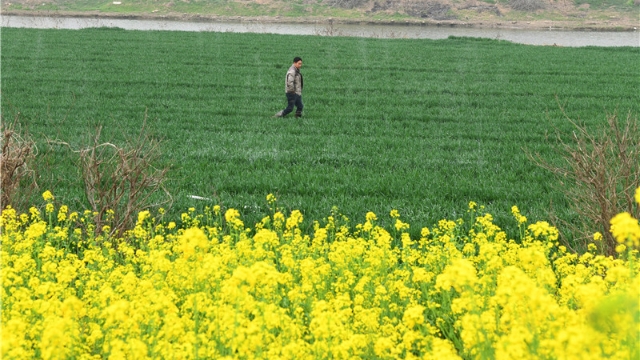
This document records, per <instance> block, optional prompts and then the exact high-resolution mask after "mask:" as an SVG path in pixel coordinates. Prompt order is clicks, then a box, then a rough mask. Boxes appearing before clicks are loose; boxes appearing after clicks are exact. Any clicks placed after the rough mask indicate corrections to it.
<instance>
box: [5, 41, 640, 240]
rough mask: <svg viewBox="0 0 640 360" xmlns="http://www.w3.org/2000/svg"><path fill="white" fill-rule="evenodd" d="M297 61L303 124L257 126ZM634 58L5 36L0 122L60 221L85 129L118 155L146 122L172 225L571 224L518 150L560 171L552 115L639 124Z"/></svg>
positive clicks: (639, 77)
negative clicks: (272, 198) (377, 220)
mask: <svg viewBox="0 0 640 360" xmlns="http://www.w3.org/2000/svg"><path fill="white" fill-rule="evenodd" d="M294 56H300V57H302V59H303V62H304V65H303V67H302V73H303V75H304V80H305V89H304V93H303V100H304V103H305V111H304V116H303V117H302V118H301V119H295V118H294V117H293V116H290V117H287V118H284V119H274V118H271V115H273V114H274V113H275V112H277V111H278V110H281V109H282V108H283V107H284V106H285V96H284V75H285V72H286V70H287V68H288V67H289V66H290V64H291V61H292V59H293V57H294ZM639 59H640V48H596V47H586V48H563V47H540V46H528V45H518V44H512V43H509V42H506V41H498V40H487V39H473V38H449V39H446V40H407V39H365V38H346V37H344V38H343V37H320V36H288V35H270V34H233V33H193V32H162V31H125V30H120V29H85V30H36V29H11V28H4V29H2V59H1V60H2V65H1V66H2V67H1V71H2V74H1V76H2V116H3V121H9V120H12V119H14V118H16V117H19V119H20V123H21V126H22V128H23V129H26V130H28V132H29V133H30V134H31V136H32V137H33V138H34V139H35V140H36V142H37V144H38V152H39V159H40V160H39V161H40V165H39V166H40V168H41V169H46V170H47V171H43V172H40V173H39V175H38V176H39V177H38V179H37V180H38V185H39V186H40V189H49V190H51V191H53V192H54V193H55V194H56V200H58V201H60V202H61V203H65V204H68V205H69V206H73V207H75V208H88V205H87V204H86V199H85V197H84V195H83V185H82V181H81V177H80V176H79V170H78V168H77V162H76V160H75V159H76V158H75V155H74V153H73V152H72V151H71V150H73V149H79V148H82V147H83V146H87V145H89V144H90V143H91V137H92V134H94V133H95V129H96V127H97V126H99V125H101V126H103V131H102V138H101V139H102V140H104V141H109V142H112V143H115V144H124V141H125V139H127V137H130V136H135V135H136V134H138V133H139V132H140V129H141V127H142V125H143V123H144V122H145V114H146V131H147V132H148V133H149V134H151V136H152V137H153V138H154V139H158V140H160V141H162V157H161V159H160V162H159V163H158V164H157V166H158V167H168V168H169V172H168V173H167V174H168V179H167V182H166V188H167V190H168V191H169V193H170V194H171V197H172V199H173V201H172V203H171V206H170V207H169V208H168V210H167V211H168V212H169V213H172V214H180V213H181V212H184V211H186V209H188V208H190V207H195V208H203V207H204V206H208V205H213V204H221V205H222V206H223V207H227V208H236V209H239V210H240V212H241V213H242V216H243V218H244V219H245V221H246V222H247V223H249V224H251V223H255V222H258V221H259V220H260V218H261V216H262V214H265V213H267V212H268V211H267V209H268V204H267V203H266V201H265V196H266V195H267V194H269V193H273V194H275V195H276V196H277V197H278V199H279V204H280V206H283V207H285V208H287V209H299V210H300V211H301V212H302V213H303V214H304V216H305V218H307V219H321V218H322V217H324V216H326V215H327V214H329V213H330V211H331V208H332V207H333V206H337V207H338V208H339V209H340V211H341V213H343V214H345V215H347V216H349V217H351V218H353V219H354V221H362V218H363V217H364V214H365V213H366V212H367V211H373V212H375V213H379V214H383V213H388V212H389V211H390V210H391V209H397V210H398V211H399V212H400V213H401V214H402V216H403V219H405V220H406V221H408V222H409V223H411V224H412V231H419V229H420V228H421V227H422V226H431V225H432V224H433V223H435V222H436V221H438V220H440V219H442V218H456V217H458V216H459V215H460V214H461V213H463V212H464V211H465V210H466V209H467V204H468V202H469V201H475V202H478V203H479V204H482V205H484V206H485V207H486V209H487V211H488V212H490V213H492V214H494V216H495V217H496V218H497V222H499V223H502V224H506V223H509V222H513V219H512V216H511V214H510V213H509V209H510V208H511V206H512V205H517V206H518V207H519V208H520V209H521V210H522V212H523V214H524V215H526V216H528V217H529V218H530V220H531V221H532V222H533V221H536V220H538V219H548V217H549V211H553V212H554V213H555V214H556V215H558V216H559V217H560V218H562V219H565V220H568V221H571V219H573V218H574V217H575V214H573V213H572V212H571V211H570V210H569V204H568V201H569V200H568V199H566V198H565V197H564V196H563V194H562V192H560V191H559V190H558V189H557V187H556V186H555V184H554V180H553V178H552V176H551V174H550V173H548V172H547V171H545V170H543V169H541V168H539V167H537V166H536V165H535V164H534V163H533V162H532V161H531V160H529V159H528V157H527V155H526V152H527V151H529V152H534V153H539V154H540V155H541V156H542V157H543V158H544V159H546V160H548V161H551V162H554V161H558V160H559V159H558V156H557V153H556V152H554V151H553V145H554V142H553V134H554V133H555V131H560V133H561V134H563V135H562V136H566V137H567V138H568V137H569V136H570V135H571V131H572V129H573V128H572V126H571V124H570V123H569V122H568V121H567V120H566V119H565V117H564V115H563V113H562V111H561V108H564V111H565V112H566V114H567V115H568V116H569V117H571V118H572V119H574V120H577V121H579V122H581V123H584V124H586V125H587V126H588V128H590V129H594V131H595V130H596V129H598V128H599V126H602V125H604V124H605V122H606V115H607V114H611V113H614V112H616V111H617V112H618V114H620V115H621V116H620V117H621V118H626V114H628V113H629V112H631V113H632V114H637V113H638V110H640V67H639V66H638V60H639ZM623 115H624V116H623ZM52 141H53V142H58V143H59V142H65V143H68V144H69V146H62V145H51V143H52ZM39 195H40V194H39V193H38V192H35V193H34V201H33V202H32V203H39V202H38V200H37V199H38V196H39ZM190 195H196V196H200V197H206V198H209V199H212V200H211V201H206V200H196V199H193V198H191V197H190ZM165 207H166V206H165ZM413 227H415V229H413ZM505 227H506V226H505ZM516 227H517V224H515V222H514V224H513V229H515V228H516Z"/></svg>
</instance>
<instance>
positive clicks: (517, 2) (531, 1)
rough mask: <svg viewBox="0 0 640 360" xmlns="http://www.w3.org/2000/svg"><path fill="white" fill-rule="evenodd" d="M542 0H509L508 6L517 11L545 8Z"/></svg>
mask: <svg viewBox="0 0 640 360" xmlns="http://www.w3.org/2000/svg"><path fill="white" fill-rule="evenodd" d="M545 5H546V4H545V2H544V1H543V0H509V6H510V7H511V8H512V9H513V10H518V11H536V10H540V9H544V8H545Z"/></svg>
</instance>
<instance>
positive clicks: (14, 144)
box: [0, 113, 37, 211]
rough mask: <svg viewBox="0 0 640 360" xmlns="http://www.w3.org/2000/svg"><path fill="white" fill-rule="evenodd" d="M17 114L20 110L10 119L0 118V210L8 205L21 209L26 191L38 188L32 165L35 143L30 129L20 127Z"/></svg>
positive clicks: (25, 197)
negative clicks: (0, 145)
mask: <svg viewBox="0 0 640 360" xmlns="http://www.w3.org/2000/svg"><path fill="white" fill-rule="evenodd" d="M19 118H20V114H19V113H18V114H17V115H16V116H15V117H14V119H13V120H11V121H9V122H7V121H6V120H5V119H4V117H2V118H0V132H1V133H2V155H1V158H0V175H1V180H0V181H1V186H0V192H1V193H0V211H1V209H4V208H5V207H6V206H7V205H12V206H13V207H14V208H18V209H20V206H21V205H23V203H25V202H26V199H27V196H26V195H27V193H30V192H31V190H33V189H34V188H37V184H36V182H35V176H34V171H33V169H32V164H33V160H34V159H35V156H36V146H35V143H34V141H33V140H32V139H31V136H30V135H29V133H28V132H27V131H25V130H23V129H22V128H21V126H20V123H19Z"/></svg>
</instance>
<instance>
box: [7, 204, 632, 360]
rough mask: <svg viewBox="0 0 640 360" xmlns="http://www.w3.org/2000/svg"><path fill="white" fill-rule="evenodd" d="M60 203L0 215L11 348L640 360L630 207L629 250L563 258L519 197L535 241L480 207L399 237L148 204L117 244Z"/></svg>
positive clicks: (278, 216)
mask: <svg viewBox="0 0 640 360" xmlns="http://www.w3.org/2000/svg"><path fill="white" fill-rule="evenodd" d="M45 200H46V201H47V202H48V203H52V202H51V200H53V195H51V194H50V193H49V194H47V196H46V197H45ZM268 203H269V204H270V205H274V204H275V197H273V196H270V197H269V198H268ZM481 209H482V208H480V210H481ZM49 210H51V211H50V213H51V214H52V215H53V216H50V217H49V221H45V220H43V219H42V218H41V216H40V213H39V212H38V211H37V209H35V208H34V209H33V210H32V211H31V213H30V214H29V215H27V214H22V215H19V214H17V213H16V211H15V210H13V209H11V208H7V209H5V210H4V211H3V212H2V216H1V217H0V230H1V231H2V240H1V241H2V254H1V255H2V260H1V261H2V294H1V295H2V335H1V336H2V338H1V344H2V345H1V354H0V355H1V356H2V358H3V359H34V358H44V359H54V358H61V359H66V358H75V359H107V358H108V359H147V358H154V359H155V358H160V359H164V358H167V359H197V358H206V359H331V358H335V359H363V358H364V359H547V358H553V359H604V358H607V359H637V358H638V357H639V356H640V349H639V338H638V334H639V331H640V309H639V307H638V298H639V297H640V277H638V275H637V274H638V271H639V270H640V265H639V264H640V263H639V262H638V254H637V245H636V244H635V243H634V241H636V239H637V238H636V237H635V236H636V235H637V234H636V233H635V230H634V229H635V228H634V227H633V226H634V225H633V219H632V220H630V219H629V218H628V217H625V218H623V219H622V220H620V221H619V222H615V224H613V226H612V228H613V229H615V230H614V231H615V233H614V236H615V237H616V238H618V239H623V240H619V242H620V243H621V244H625V245H627V249H626V252H625V256H624V257H623V256H621V257H620V258H617V259H616V258H612V257H605V256H602V255H597V254H596V253H592V252H587V253H585V254H582V255H578V254H573V253H569V252H567V251H566V249H565V248H564V247H562V246H558V245H557V243H556V240H557V233H558V232H557V230H556V229H555V228H553V227H552V226H550V225H549V224H548V223H546V222H539V223H536V224H531V225H529V226H528V227H527V226H524V225H526V224H525V223H526V218H525V217H524V216H522V215H520V212H519V210H518V209H517V208H515V209H514V211H513V213H514V216H515V219H516V222H517V223H518V226H519V227H520V226H521V225H522V226H521V229H522V231H523V236H522V237H521V238H518V239H514V240H509V239H508V237H507V235H506V233H505V232H504V231H502V230H501V229H500V228H499V227H498V226H497V225H496V224H494V223H493V219H492V217H491V215H490V214H482V213H477V212H476V211H477V210H479V209H478V207H477V205H476V204H475V203H473V206H471V205H470V210H469V211H470V213H471V214H472V215H473V216H472V217H470V218H469V219H470V220H467V221H463V220H457V221H448V220H442V221H440V222H439V223H438V224H437V225H436V226H434V227H433V228H432V229H428V228H424V229H422V231H421V236H420V238H417V239H413V238H411V236H409V233H408V232H407V231H408V229H409V224H406V223H404V222H402V221H401V220H400V214H399V213H398V212H397V211H392V212H391V213H390V216H391V218H392V219H393V223H394V225H393V228H392V229H391V231H388V230H386V229H384V228H383V227H381V226H379V225H377V224H376V222H377V221H378V217H377V216H376V214H374V213H367V214H366V218H365V222H364V223H363V224H358V225H356V226H354V227H350V226H349V225H348V219H346V218H345V217H343V216H341V215H339V214H338V213H334V214H332V216H330V217H328V218H327V219H325V220H324V221H322V222H320V221H315V222H313V225H312V226H302V224H303V221H304V219H303V216H302V213H300V212H299V211H293V212H291V213H290V214H289V216H285V215H284V214H283V213H282V212H280V211H278V210H277V209H276V208H274V209H273V214H272V215H271V216H267V217H265V218H264V219H263V220H262V221H261V223H259V224H257V225H256V228H255V229H249V228H246V227H245V225H244V223H243V222H242V221H241V220H240V214H239V213H238V212H237V211H236V210H233V209H228V210H226V212H224V213H223V212H222V211H221V209H220V207H219V206H216V207H214V208H211V209H209V208H207V209H205V211H204V214H196V212H195V210H194V209H190V210H189V212H188V213H185V214H183V215H182V219H181V220H182V221H181V222H180V224H181V225H176V223H174V222H170V223H166V224H165V223H164V222H162V221H158V220H157V219H156V218H154V217H153V216H152V215H151V214H150V213H149V212H141V213H140V214H139V216H138V221H137V223H136V225H135V228H134V229H132V230H130V231H128V232H126V233H125V234H124V235H123V237H122V238H112V237H110V236H109V235H108V231H103V232H102V233H100V232H96V231H93V230H94V229H92V227H91V226H89V225H88V224H87V223H88V222H90V221H91V220H90V219H91V218H92V216H91V215H92V214H91V213H90V212H89V214H85V217H79V216H78V214H77V213H72V214H68V212H69V209H68V208H67V207H66V206H63V207H60V208H59V209H58V213H57V214H54V213H55V208H54V209H48V210H47V211H49ZM72 218H73V220H72ZM76 224H82V225H83V226H81V227H78V226H77V225H76ZM637 225H638V222H637V220H635V226H637ZM304 229H309V230H304ZM97 233H100V234H102V235H100V234H99V235H96V234H97Z"/></svg>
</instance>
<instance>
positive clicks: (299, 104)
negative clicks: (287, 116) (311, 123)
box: [295, 95, 304, 117]
mask: <svg viewBox="0 0 640 360" xmlns="http://www.w3.org/2000/svg"><path fill="white" fill-rule="evenodd" d="M295 105H296V117H301V116H302V108H304V104H303V103H302V95H296V101H295Z"/></svg>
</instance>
